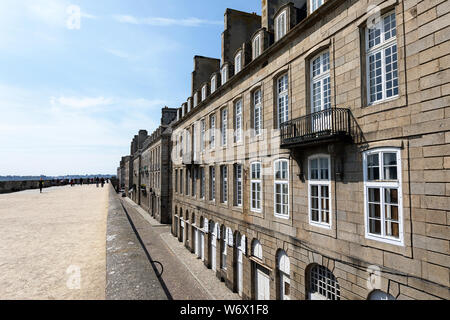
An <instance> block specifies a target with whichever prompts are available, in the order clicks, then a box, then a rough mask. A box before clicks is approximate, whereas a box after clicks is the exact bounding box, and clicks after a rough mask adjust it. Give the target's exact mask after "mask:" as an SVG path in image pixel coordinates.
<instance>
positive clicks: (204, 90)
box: [202, 84, 208, 101]
mask: <svg viewBox="0 0 450 320" xmlns="http://www.w3.org/2000/svg"><path fill="white" fill-rule="evenodd" d="M207 90H208V87H207V86H206V84H205V85H204V86H203V87H202V101H203V100H205V99H206V93H207Z"/></svg>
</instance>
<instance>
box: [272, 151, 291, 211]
mask: <svg viewBox="0 0 450 320" xmlns="http://www.w3.org/2000/svg"><path fill="white" fill-rule="evenodd" d="M274 194H275V197H274V213H275V216H277V217H279V218H289V162H288V160H285V159H280V160H276V161H275V162H274Z"/></svg>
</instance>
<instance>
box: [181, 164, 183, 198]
mask: <svg viewBox="0 0 450 320" xmlns="http://www.w3.org/2000/svg"><path fill="white" fill-rule="evenodd" d="M180 194H183V169H180Z"/></svg>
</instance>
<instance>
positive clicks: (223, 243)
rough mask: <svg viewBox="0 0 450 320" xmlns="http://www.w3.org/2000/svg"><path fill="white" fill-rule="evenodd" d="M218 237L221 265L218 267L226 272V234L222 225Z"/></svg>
mask: <svg viewBox="0 0 450 320" xmlns="http://www.w3.org/2000/svg"><path fill="white" fill-rule="evenodd" d="M220 229H221V230H220V235H221V246H222V247H221V264H220V267H221V268H222V269H223V270H227V240H228V238H227V236H228V232H227V229H226V227H225V226H224V225H222V227H221V228H220Z"/></svg>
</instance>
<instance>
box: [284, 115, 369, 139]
mask: <svg viewBox="0 0 450 320" xmlns="http://www.w3.org/2000/svg"><path fill="white" fill-rule="evenodd" d="M280 131H281V147H285V148H289V147H295V146H301V145H306V144H314V143H319V142H324V141H329V140H339V139H351V140H353V142H355V143H361V142H362V141H363V136H362V133H361V129H360V128H359V126H358V123H357V122H356V120H355V118H354V117H353V114H352V113H351V111H350V109H344V108H331V109H327V110H323V111H319V112H315V113H311V114H308V115H306V116H303V117H300V118H296V119H293V120H289V121H286V122H284V123H282V124H281V126H280Z"/></svg>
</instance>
